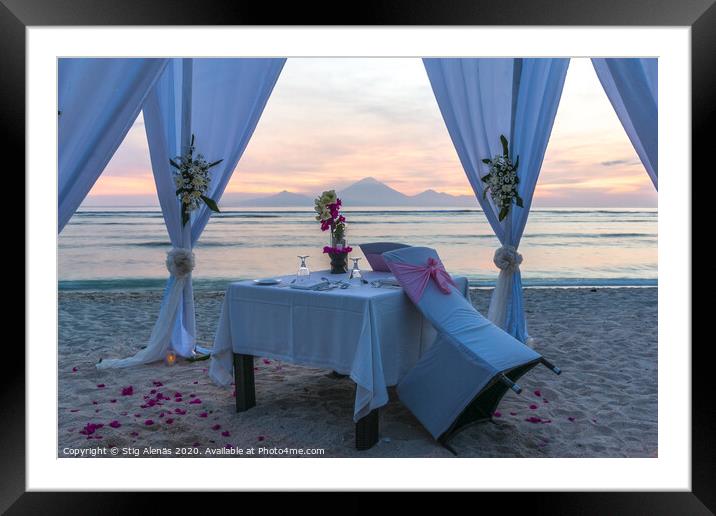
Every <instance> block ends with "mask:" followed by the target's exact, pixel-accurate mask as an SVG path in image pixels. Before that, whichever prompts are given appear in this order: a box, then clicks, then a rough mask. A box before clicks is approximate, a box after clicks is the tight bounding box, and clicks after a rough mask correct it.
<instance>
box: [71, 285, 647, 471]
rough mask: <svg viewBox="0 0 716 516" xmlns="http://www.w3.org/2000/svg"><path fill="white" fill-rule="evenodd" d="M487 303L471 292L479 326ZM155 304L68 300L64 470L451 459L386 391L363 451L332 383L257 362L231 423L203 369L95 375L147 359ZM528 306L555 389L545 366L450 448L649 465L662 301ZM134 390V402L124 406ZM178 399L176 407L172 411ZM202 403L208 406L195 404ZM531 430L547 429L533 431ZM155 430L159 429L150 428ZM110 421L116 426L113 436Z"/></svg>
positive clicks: (536, 295) (554, 298) (202, 319)
mask: <svg viewBox="0 0 716 516" xmlns="http://www.w3.org/2000/svg"><path fill="white" fill-rule="evenodd" d="M489 294H490V292H489V291H487V290H473V291H472V295H473V301H474V302H475V305H476V306H477V308H478V309H479V310H481V311H483V313H484V312H486V307H487V304H488V302H489ZM159 299H160V293H140V292H136V293H131V292H104V293H72V292H63V293H61V294H60V298H59V302H60V303H59V306H60V308H59V317H60V327H59V339H60V341H59V449H58V454H59V455H60V456H67V455H65V454H64V453H63V449H64V448H68V447H69V448H74V449H81V448H96V447H98V446H99V447H107V448H109V447H110V446H116V447H119V449H121V448H122V447H128V446H134V447H138V448H139V449H142V448H144V447H147V446H154V447H168V448H172V449H173V448H176V447H183V446H189V447H191V446H195V445H196V446H199V448H200V451H201V452H204V450H205V449H206V448H212V449H213V448H217V449H220V448H222V447H224V446H225V445H226V444H231V445H232V446H236V447H240V448H251V447H253V448H254V449H256V450H258V448H259V447H266V448H273V447H278V448H284V447H288V448H303V449H306V448H322V449H324V450H325V452H324V456H327V457H452V455H451V454H450V453H449V452H448V451H447V450H445V449H444V448H442V447H441V446H439V445H438V444H436V443H435V441H434V440H433V439H432V438H431V437H430V435H429V434H428V433H427V432H426V431H425V430H424V429H423V428H422V427H421V426H420V424H419V423H418V421H417V420H416V419H415V418H414V417H413V416H412V415H411V414H410V413H409V412H408V410H407V409H405V408H404V407H403V406H402V405H401V403H400V401H399V400H398V399H397V397H396V396H395V393H394V391H392V390H391V391H392V392H391V402H390V403H389V404H388V405H387V406H386V407H383V409H382V410H381V441H380V442H379V443H378V444H377V445H376V446H374V447H373V448H372V449H370V450H368V451H363V452H358V451H356V450H355V449H354V424H353V422H352V419H351V415H352V410H353V402H354V385H353V383H352V382H351V381H350V380H348V379H335V378H332V377H330V376H329V373H330V372H329V371H325V370H316V369H309V368H305V367H298V366H293V365H290V364H280V363H277V362H274V361H270V362H269V363H264V361H263V360H261V359H257V361H256V367H257V368H258V369H257V371H256V395H257V406H256V407H255V408H253V409H251V410H249V411H248V412H244V413H241V414H237V413H235V411H234V398H233V397H232V392H231V390H226V389H223V388H220V387H217V386H215V385H214V384H213V383H212V382H211V380H210V379H209V377H208V375H207V368H208V362H196V363H188V362H184V361H180V362H179V363H178V364H177V365H175V366H173V367H168V366H166V365H164V364H156V365H151V366H145V367H138V368H132V369H123V370H104V371H97V370H96V369H95V367H94V364H95V363H96V362H97V360H98V359H99V358H100V357H125V356H129V355H131V354H133V353H134V352H135V351H136V350H137V349H138V348H139V347H141V346H143V345H144V343H145V342H146V340H147V338H148V337H149V333H150V332H151V329H152V324H153V323H154V320H155V318H156V313H157V311H158V308H159ZM222 299H223V293H198V294H197V295H196V305H197V325H198V333H199V340H200V342H203V343H207V344H210V343H211V342H212V338H213V333H214V330H215V327H216V322H217V318H218V314H219V312H220V308H221V303H222ZM525 303H526V306H527V308H528V313H527V315H528V325H529V329H530V333H531V334H532V335H533V336H535V337H536V338H537V339H538V342H537V344H536V345H535V348H536V349H537V351H539V352H540V353H543V354H544V355H545V356H546V357H547V358H548V359H550V360H551V361H552V362H554V363H555V364H557V365H558V366H560V367H561V368H562V370H563V373H562V375H561V376H556V375H554V374H553V373H551V372H550V371H548V370H547V369H546V368H544V367H542V366H538V367H537V368H535V369H533V370H532V371H531V372H529V373H527V374H526V375H525V376H524V377H523V378H522V379H521V380H520V384H521V385H522V387H523V389H524V391H523V394H522V396H517V395H516V394H514V393H512V392H508V393H507V395H506V396H505V397H504V399H503V400H502V402H501V404H500V406H499V407H498V411H499V417H495V418H494V423H484V424H478V425H475V426H472V427H470V428H468V429H466V430H465V431H463V432H462V433H461V434H459V435H458V436H457V437H456V438H455V439H454V441H453V442H452V445H453V446H454V448H455V449H456V450H457V451H458V453H459V454H460V456H461V457H655V456H656V455H657V289H655V288H634V289H630V288H618V289H598V290H597V291H591V290H590V289H528V290H526V292H525ZM73 368H77V370H76V371H75V372H73ZM153 381H157V382H161V383H162V386H160V387H156V386H155V385H154V384H153ZM98 384H104V386H105V387H104V388H99V387H98ZM127 386H132V387H133V392H134V393H133V394H132V395H125V396H123V395H122V394H121V391H122V388H123V387H127ZM152 389H156V390H157V391H159V392H162V393H163V394H164V395H165V396H167V397H170V398H171V399H172V401H163V405H161V406H159V405H155V406H153V407H146V408H141V405H143V404H146V401H147V400H146V399H144V396H150V397H156V393H151V391H152ZM535 391H539V393H540V394H541V396H537V395H536V394H535ZM177 392H179V393H181V394H182V398H181V399H182V401H174V398H175V393H177ZM192 395H194V397H192ZM195 398H199V399H200V400H201V403H200V404H198V403H193V404H192V403H189V402H190V401H191V400H193V399H195ZM112 400H115V401H112ZM530 405H536V407H537V408H535V409H531V408H530ZM175 408H180V410H186V414H176V413H174V412H175ZM169 412H171V413H172V414H171V415H169ZM162 413H164V414H163V415H162ZM202 413H206V417H200V414H202ZM135 414H136V415H137V416H135ZM533 416H534V417H539V418H540V419H541V421H546V422H540V423H533V422H529V421H527V418H529V417H533ZM170 417H171V419H172V422H171V423H169V421H168V419H169V418H170ZM570 418H573V420H570ZM148 419H151V420H153V421H154V424H152V425H146V424H145V421H146V420H148ZM112 421H118V422H119V424H120V425H121V426H119V427H118V428H112V427H110V426H109V423H110V422H112ZM88 423H100V424H104V427H102V428H99V429H98V430H96V431H95V432H94V433H93V434H92V435H91V437H93V438H92V439H88V438H87V436H86V435H83V434H81V433H80V430H82V428H83V427H84V426H85V425H87V424H88ZM215 425H220V428H219V429H214V428H215ZM226 431H228V432H229V435H227V436H223V435H222V432H226ZM98 436H99V437H101V438H96V437H98Z"/></svg>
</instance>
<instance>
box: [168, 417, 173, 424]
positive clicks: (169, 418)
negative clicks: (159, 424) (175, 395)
mask: <svg viewBox="0 0 716 516" xmlns="http://www.w3.org/2000/svg"><path fill="white" fill-rule="evenodd" d="M173 422H174V419H173V418H171V417H168V418H167V420H166V423H167V424H168V425H171V424H172V423H173Z"/></svg>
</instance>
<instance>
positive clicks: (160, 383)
mask: <svg viewBox="0 0 716 516" xmlns="http://www.w3.org/2000/svg"><path fill="white" fill-rule="evenodd" d="M152 383H153V384H154V387H162V386H163V385H164V384H163V383H162V382H159V381H157V380H153V381H152Z"/></svg>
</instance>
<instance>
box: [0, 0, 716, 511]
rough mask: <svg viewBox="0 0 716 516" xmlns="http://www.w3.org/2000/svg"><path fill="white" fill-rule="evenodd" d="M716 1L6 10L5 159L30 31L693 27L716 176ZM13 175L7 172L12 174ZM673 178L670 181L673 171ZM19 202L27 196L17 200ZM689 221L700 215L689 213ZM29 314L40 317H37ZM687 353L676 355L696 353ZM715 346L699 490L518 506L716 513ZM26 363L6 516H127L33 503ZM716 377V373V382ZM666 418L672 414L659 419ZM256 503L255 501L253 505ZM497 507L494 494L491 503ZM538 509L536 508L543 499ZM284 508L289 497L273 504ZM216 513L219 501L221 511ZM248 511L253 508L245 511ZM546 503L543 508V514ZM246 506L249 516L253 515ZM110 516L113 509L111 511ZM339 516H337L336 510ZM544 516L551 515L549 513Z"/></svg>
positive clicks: (563, 497) (695, 382)
mask: <svg viewBox="0 0 716 516" xmlns="http://www.w3.org/2000/svg"><path fill="white" fill-rule="evenodd" d="M714 1H715V0H659V1H654V0H600V1H596V0H519V1H517V0H512V1H502V2H497V1H494V0H493V1H488V0H457V1H451V2H439V1H428V0H393V1H390V2H388V1H384V2H376V1H369V0H364V1H362V2H359V3H355V4H354V5H342V7H341V9H338V4H337V3H328V2H325V3H324V2H320V1H317V2H310V3H308V2H297V3H290V2H283V3H281V4H280V6H278V5H273V3H269V2H264V3H260V2H257V1H254V2H251V3H249V2H246V1H236V0H234V1H215V0H204V1H202V2H181V1H176V0H175V1H171V0H0V59H2V61H1V67H0V124H2V125H3V132H2V141H3V143H4V147H5V149H6V152H12V154H14V155H15V157H16V158H18V160H19V163H17V165H16V166H17V167H23V168H24V152H23V151H22V150H23V149H25V140H24V136H25V58H26V54H25V42H26V40H25V29H26V28H27V27H29V26H43V25H46V26H63V25H72V26H83V25H125V26H126V25H287V24H291V25H339V26H340V25H448V26H457V25H463V26H465V25H482V26H484V25H548V26H564V25H567V26H598V25H604V26H632V25H633V26H689V27H691V44H692V48H691V50H692V53H691V72H692V168H693V169H694V170H696V169H702V170H703V172H704V173H708V172H709V171H710V170H711V169H713V157H712V148H713V143H712V142H711V141H709V140H708V134H709V131H708V130H707V129H708V128H709V127H712V126H713V125H714V122H716V114H715V113H716V108H715V107H714V106H715V105H716V102H714V98H715V97H716V70H715V68H716V67H715V66H714V65H715V64H716V4H715V3H714ZM6 172H7V171H6ZM667 173H668V171H667ZM18 197H19V196H18ZM688 215H690V214H688ZM30 308H31V307H30ZM688 344H689V343H688V342H679V343H676V342H672V343H669V345H680V346H686V345H688ZM708 347H710V342H709V341H702V342H700V343H699V344H698V345H696V346H693V347H692V410H691V412H692V418H693V419H692V457H691V461H692V462H691V464H692V477H691V478H692V490H691V491H690V492H668V493H658V492H642V493H626V492H621V493H594V492H590V493H542V494H531V495H521V494H520V495H518V494H515V493H510V494H509V495H508V496H509V497H510V507H511V508H512V509H516V508H518V507H519V506H520V505H524V506H525V507H529V508H530V510H532V511H534V510H535V509H537V510H540V509H541V510H543V511H544V512H547V511H549V512H550V513H570V514H574V513H578V514H621V513H628V514H632V513H636V514H710V513H712V512H716V493H715V490H714V489H713V484H714V479H715V478H716V467H715V465H716V452H715V450H716V446H714V436H715V435H716V425H715V424H714V419H713V413H714V410H713V408H712V400H710V397H711V396H712V395H711V388H710V385H709V382H708V379H709V378H710V374H709V373H710V371H707V368H709V369H710V368H711V366H710V361H709V360H708V358H707V356H706V353H707V351H706V350H707V349H708ZM24 373H25V364H24V354H22V353H18V354H16V355H13V359H12V361H11V363H10V364H9V366H8V367H5V368H3V388H2V389H1V390H0V412H1V416H0V417H1V418H2V419H1V421H2V424H3V426H2V429H3V430H2V436H3V439H2V446H0V468H1V470H2V481H0V510H5V509H9V511H8V513H9V514H25V513H33V514H36V513H41V514H59V513H80V514H84V513H93V514H102V513H107V512H111V513H117V514H120V513H126V512H128V511H130V510H133V508H134V507H135V504H137V503H138V500H137V496H138V495H135V494H131V493H113V494H110V493H92V494H86V493H69V492H66V493H25V377H24ZM711 374H712V373H711ZM661 417H668V413H667V414H664V413H662V414H661ZM243 496H246V495H243ZM485 496H492V495H487V494H486V495H485ZM167 498H168V497H164V499H163V500H162V501H161V502H157V501H154V502H150V503H147V502H146V501H142V508H143V511H142V512H148V511H154V510H159V508H161V509H163V510H165V511H166V510H168V509H169V508H170V505H172V504H174V503H179V504H185V503H186V496H182V495H173V496H172V497H170V498H169V499H167ZM535 498H538V500H535ZM272 500H273V501H272V508H273V509H276V508H279V507H280V506H281V504H282V503H285V502H283V499H282V498H281V497H278V498H273V499H272ZM212 503H215V502H212ZM242 503H243V502H242ZM535 504H537V505H535ZM244 507H246V506H244ZM110 508H111V509H110ZM336 509H337V508H336ZM541 512H542V511H541Z"/></svg>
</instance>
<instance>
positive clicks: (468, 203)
mask: <svg viewBox="0 0 716 516" xmlns="http://www.w3.org/2000/svg"><path fill="white" fill-rule="evenodd" d="M338 196H339V197H340V198H341V200H342V201H343V204H344V205H345V206H346V207H348V208H349V207H351V206H415V207H421V206H422V207H451V208H453V207H460V208H462V207H470V208H476V207H477V206H478V204H477V200H476V199H475V198H474V197H473V196H471V195H450V194H446V193H443V192H437V191H435V190H432V189H430V190H425V191H424V192H421V193H419V194H417V195H405V194H404V193H402V192H399V191H398V190H396V189H395V188H391V187H390V186H388V185H386V184H385V183H382V182H380V181H378V180H377V179H375V178H373V177H365V178H363V179H361V180H360V181H357V182H355V183H353V184H352V185H350V186H347V187H346V188H343V189H342V190H339V191H338ZM231 200H232V201H234V202H233V203H232V204H236V205H238V206H251V207H283V206H287V207H294V206H303V207H312V206H313V197H309V196H308V195H303V194H297V193H292V192H288V191H286V190H284V191H282V192H279V193H277V194H275V195H270V196H267V197H257V198H254V199H246V198H245V197H244V198H236V199H231ZM222 202H223V204H224V205H227V204H228V203H227V200H226V196H224V199H222Z"/></svg>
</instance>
